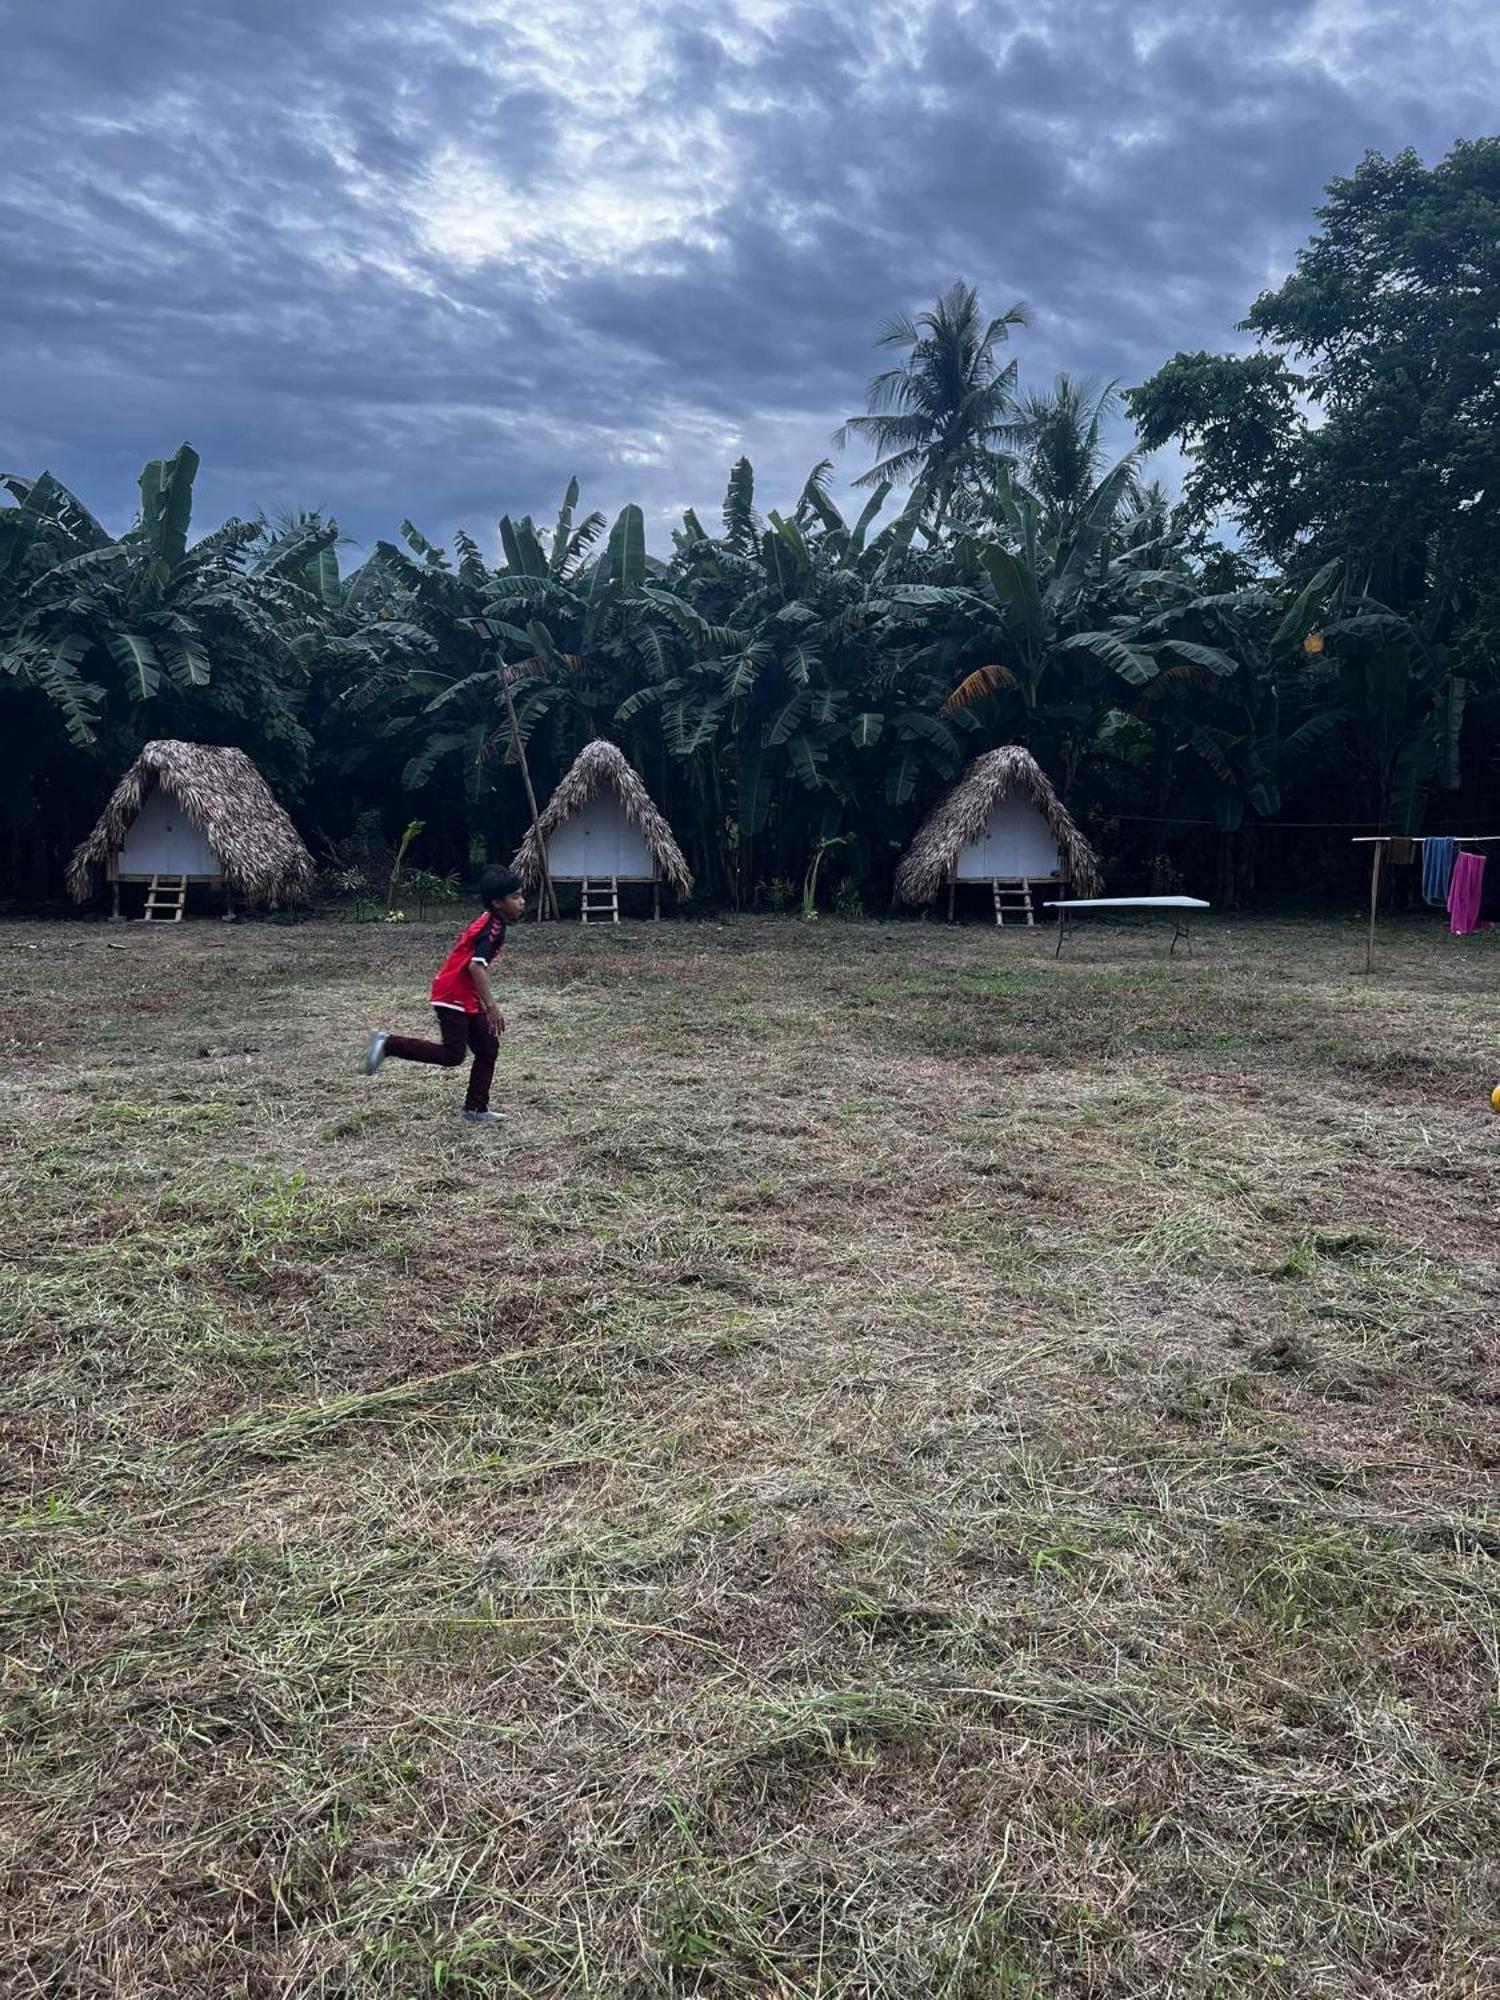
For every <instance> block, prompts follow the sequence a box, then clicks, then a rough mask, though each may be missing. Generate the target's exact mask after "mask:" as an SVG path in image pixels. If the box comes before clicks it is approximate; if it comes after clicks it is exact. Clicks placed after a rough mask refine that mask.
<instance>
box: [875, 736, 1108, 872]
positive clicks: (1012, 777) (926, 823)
mask: <svg viewBox="0 0 1500 2000" xmlns="http://www.w3.org/2000/svg"><path fill="white" fill-rule="evenodd" d="M1014 797H1020V798H1023V799H1028V800H1029V801H1030V802H1031V804H1032V805H1034V806H1035V807H1036V809H1037V811H1038V812H1039V813H1040V814H1041V815H1042V817H1043V819H1045V820H1046V822H1047V824H1048V826H1049V827H1051V829H1052V832H1053V835H1054V837H1055V839H1056V841H1057V850H1058V853H1059V854H1060V855H1061V857H1062V865H1063V873H1064V876H1065V878H1066V879H1067V881H1068V882H1069V883H1071V885H1072V887H1073V888H1074V890H1075V891H1076V892H1077V893H1078V894H1079V895H1080V896H1097V895H1098V893H1099V889H1100V886H1101V883H1102V879H1103V878H1102V877H1101V875H1100V873H1099V858H1098V856H1097V855H1096V854H1095V853H1094V850H1093V848H1092V847H1090V846H1089V844H1088V842H1087V841H1086V840H1085V839H1084V837H1083V835H1082V834H1081V833H1080V832H1079V831H1078V828H1077V827H1076V826H1075V825H1074V824H1073V820H1072V817H1071V815H1070V814H1069V812H1068V809H1067V807H1066V806H1065V805H1064V804H1063V802H1062V800H1061V799H1060V798H1059V797H1058V796H1057V793H1056V792H1055V791H1053V789H1052V785H1051V782H1050V781H1049V779H1048V777H1047V774H1046V772H1045V771H1043V769H1042V767H1041V765H1040V764H1038V762H1037V761H1036V759H1035V757H1033V756H1032V754H1031V752H1030V751H1029V750H1023V749H1022V748H1021V746H1020V744H1019V743H1007V744H1006V745H1005V746H1004V747H1003V748H1002V749H999V750H990V751H988V752H986V754H985V755H984V756H983V757H976V758H975V759H974V761H973V763H972V764H970V766H969V767H968V769H967V770H966V771H965V772H964V773H963V775H962V777H960V779H959V780H958V783H957V784H956V785H954V787H953V788H952V790H951V791H950V792H949V793H948V794H947V795H946V797H944V798H942V799H940V800H939V801H938V803H937V805H935V806H934V807H933V809H932V811H931V812H930V813H929V814H928V815H927V817H926V819H925V820H923V822H922V824H921V827H920V828H919V829H918V832H917V837H916V839H915V840H914V841H913V842H912V844H911V846H910V847H909V848H908V849H907V850H906V853H905V855H904V856H903V858H902V862H901V866H900V867H899V868H898V869H897V870H896V896H897V900H898V901H900V902H903V903H930V902H931V901H932V899H933V897H934V896H935V895H936V894H937V892H938V890H939V889H940V888H941V887H942V885H943V883H944V882H946V881H947V879H948V877H949V875H950V873H951V872H952V870H953V867H954V865H955V863H956V862H957V860H958V855H959V850H960V848H963V847H966V846H967V845H968V843H969V842H970V841H971V840H977V839H978V838H979V836H980V834H981V833H983V831H984V828H985V823H986V822H987V820H988V819H989V816H990V812H991V810H992V809H993V808H994V807H995V806H996V805H998V804H999V802H1000V801H1001V800H1002V799H1008V798H1014Z"/></svg>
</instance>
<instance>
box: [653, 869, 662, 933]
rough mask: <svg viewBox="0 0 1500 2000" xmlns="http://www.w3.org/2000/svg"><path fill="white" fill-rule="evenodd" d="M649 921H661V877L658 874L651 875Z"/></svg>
mask: <svg viewBox="0 0 1500 2000" xmlns="http://www.w3.org/2000/svg"><path fill="white" fill-rule="evenodd" d="M651 921H652V923H654V924H655V923H660V921H661V877H660V875H654V876H653V877H652V878H651Z"/></svg>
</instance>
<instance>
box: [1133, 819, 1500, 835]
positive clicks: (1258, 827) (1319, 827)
mask: <svg viewBox="0 0 1500 2000" xmlns="http://www.w3.org/2000/svg"><path fill="white" fill-rule="evenodd" d="M1104 817H1105V818H1106V819H1111V820H1121V821H1123V822H1124V823H1125V824H1127V825H1130V826H1214V827H1217V826H1219V822H1218V821H1217V820H1216V819H1182V818H1179V817H1178V816H1177V815H1176V814H1174V813H1106V814H1105V815H1104ZM1252 824H1253V826H1254V829H1255V831H1256V832H1257V833H1278V832H1283V833H1344V832H1346V831H1347V830H1348V829H1349V828H1350V827H1351V826H1368V825H1369V824H1370V822H1369V821H1368V820H1367V819H1261V820H1255V821H1253V822H1252ZM1219 831H1220V832H1221V833H1222V832H1223V831H1224V829H1223V828H1222V827H1220V828H1219ZM1355 838H1356V839H1357V840H1500V833H1476V834H1457V833H1442V832H1437V833H1413V834H1401V833H1366V834H1357V835H1356V836H1355Z"/></svg>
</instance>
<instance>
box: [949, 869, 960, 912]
mask: <svg viewBox="0 0 1500 2000" xmlns="http://www.w3.org/2000/svg"><path fill="white" fill-rule="evenodd" d="M957 886H958V885H957V883H956V882H955V881H954V879H953V877H952V876H951V875H950V876H949V877H948V921H949V923H950V924H951V923H952V921H953V892H954V890H955V889H956V888H957Z"/></svg>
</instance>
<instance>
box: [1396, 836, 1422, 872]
mask: <svg viewBox="0 0 1500 2000" xmlns="http://www.w3.org/2000/svg"><path fill="white" fill-rule="evenodd" d="M1390 856H1391V866H1392V867H1393V868H1410V866H1411V864H1412V863H1413V862H1414V861H1415V860H1416V858H1417V843H1416V842H1415V841H1414V840H1412V839H1409V838H1408V836H1407V835H1406V834H1404V833H1393V834H1392V835H1391V846H1390Z"/></svg>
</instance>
